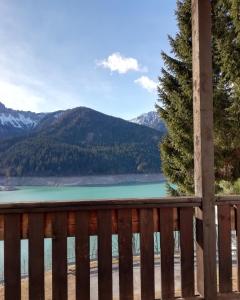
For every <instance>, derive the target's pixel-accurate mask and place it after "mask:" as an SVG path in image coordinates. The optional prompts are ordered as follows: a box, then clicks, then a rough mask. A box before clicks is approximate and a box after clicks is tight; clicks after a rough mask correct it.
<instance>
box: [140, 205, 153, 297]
mask: <svg viewBox="0 0 240 300" xmlns="http://www.w3.org/2000/svg"><path fill="white" fill-rule="evenodd" d="M153 233H154V226H153V210H152V209H151V208H150V209H149V208H146V209H141V210H140V248H141V249H140V251H141V299H142V300H149V299H155V284H154V239H153Z"/></svg>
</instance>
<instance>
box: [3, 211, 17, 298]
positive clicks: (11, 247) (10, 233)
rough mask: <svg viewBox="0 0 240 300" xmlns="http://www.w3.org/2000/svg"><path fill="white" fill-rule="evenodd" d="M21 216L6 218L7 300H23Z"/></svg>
mask: <svg viewBox="0 0 240 300" xmlns="http://www.w3.org/2000/svg"><path fill="white" fill-rule="evenodd" d="M20 249H21V244H20V215H19V214H11V215H5V217H4V281H5V300H13V299H14V300H18V299H19V300H20V299H21V256H20V253H21V250H20Z"/></svg>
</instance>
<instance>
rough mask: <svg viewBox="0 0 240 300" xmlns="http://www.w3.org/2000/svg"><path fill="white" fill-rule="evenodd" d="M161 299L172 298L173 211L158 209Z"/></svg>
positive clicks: (170, 209)
mask: <svg viewBox="0 0 240 300" xmlns="http://www.w3.org/2000/svg"><path fill="white" fill-rule="evenodd" d="M160 230H161V231H160V245H161V281H162V299H172V298H174V237H173V210H172V208H161V209H160Z"/></svg>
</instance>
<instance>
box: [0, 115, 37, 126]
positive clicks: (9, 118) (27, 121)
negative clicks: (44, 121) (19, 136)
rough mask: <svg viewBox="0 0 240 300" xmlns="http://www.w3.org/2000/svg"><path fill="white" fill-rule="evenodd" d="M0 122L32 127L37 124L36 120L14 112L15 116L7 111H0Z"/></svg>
mask: <svg viewBox="0 0 240 300" xmlns="http://www.w3.org/2000/svg"><path fill="white" fill-rule="evenodd" d="M0 124H1V125H10V126H13V127H15V128H23V127H28V128H33V127H35V126H36V125H37V124H38V122H37V121H36V120H33V119H32V118H30V117H27V116H25V115H23V114H21V113H18V114H16V116H13V115H11V114H7V113H0Z"/></svg>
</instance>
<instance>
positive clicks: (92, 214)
mask: <svg viewBox="0 0 240 300" xmlns="http://www.w3.org/2000/svg"><path fill="white" fill-rule="evenodd" d="M192 25H193V26H192V28H193V30H192V31H193V34H192V44H193V116H194V163H195V172H194V177H195V197H185V198H163V199H144V200H139V199H134V200H131V199H129V200H112V201H94V202H92V201H91V202H72V203H70V202H64V203H62V202H61V203H59V202H57V203H56V202H55V203H30V204H29V203H28V204H27V203H25V204H24V203H21V204H6V205H4V204H0V215H1V218H0V238H1V239H3V240H4V294H0V296H1V297H2V298H3V299H6V300H18V299H21V286H22V285H21V270H20V269H21V266H20V257H21V253H20V252H21V251H20V250H21V247H20V241H21V239H28V241H29V249H28V251H29V260H28V268H29V285H28V286H29V288H28V297H27V296H26V298H29V299H30V300H38V299H39V300H40V299H47V297H45V298H44V296H45V292H46V289H47V285H48V286H49V283H47V282H46V281H45V280H44V279H45V276H46V273H45V272H44V239H45V238H50V239H52V278H51V288H50V289H51V291H52V292H51V297H49V298H48V299H54V300H61V299H64V300H65V299H70V297H69V293H68V287H69V284H68V283H69V280H68V276H67V271H68V268H67V237H68V236H72V237H75V256H76V260H75V266H76V270H75V274H76V276H75V286H76V288H75V290H76V292H75V295H73V296H72V297H73V298H72V299H80V300H89V299H90V295H91V294H92V292H93V291H90V286H91V285H90V281H91V280H90V274H91V264H90V257H89V247H90V245H89V237H90V236H91V235H95V236H97V240H98V255H97V270H98V272H97V278H98V293H97V297H95V298H92V300H95V299H99V300H110V299H113V297H114V296H115V295H114V293H113V260H112V236H113V234H114V235H117V236H118V252H119V255H118V264H119V284H118V286H119V299H120V300H131V299H142V300H153V299H160V298H161V299H164V300H165V299H174V298H176V297H178V298H182V299H205V300H216V299H240V295H239V293H238V292H240V235H239V232H240V196H236V197H216V196H214V184H215V180H214V143H213V97H212V59H211V56H212V53H211V41H212V37H211V1H210V0H192ZM216 208H217V209H216ZM215 211H217V220H218V222H216V218H215ZM216 229H217V230H216ZM176 232H177V233H178V234H179V236H180V252H179V257H180V264H179V263H178V262H177V261H176V260H175V258H174V233H176ZM216 232H217V233H218V234H216ZM135 233H139V235H140V252H139V254H138V258H137V259H139V268H140V280H139V282H140V291H139V292H138V293H137V292H136V285H135V280H134V270H135V265H134V263H133V261H134V259H135V258H134V253H133V251H132V236H133V234H135ZM154 233H160V257H159V262H160V269H159V273H160V276H159V280H155V278H157V273H156V268H155V265H156V264H155V262H156V259H158V257H156V256H155V253H154V238H153V237H154ZM232 234H234V235H235V236H236V238H235V239H236V245H237V248H236V253H237V255H235V256H236V257H235V256H234V254H233V251H232V250H233V249H232V242H231V241H232ZM216 245H218V247H216ZM216 258H217V259H216ZM236 258H237V260H236ZM179 269H180V276H179V278H180V279H179V280H180V282H181V285H179V286H180V287H179V288H178V287H177V284H176V283H177V282H176V280H175V279H176V278H175V273H176V272H177V270H179Z"/></svg>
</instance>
